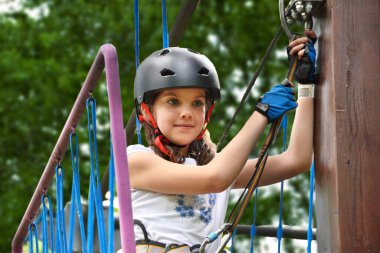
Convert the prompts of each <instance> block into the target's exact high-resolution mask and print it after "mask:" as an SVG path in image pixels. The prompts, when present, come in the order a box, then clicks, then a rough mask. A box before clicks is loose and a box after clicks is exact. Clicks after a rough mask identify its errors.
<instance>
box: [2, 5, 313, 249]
mask: <svg viewBox="0 0 380 253" xmlns="http://www.w3.org/2000/svg"><path fill="white" fill-rule="evenodd" d="M181 4H182V1H168V2H167V13H168V26H169V29H170V27H171V25H172V24H173V22H174V19H175V17H176V15H177V13H178V10H179V9H180V6H181ZM161 18H162V17H161V1H140V50H141V51H140V56H141V60H142V59H143V58H145V57H146V56H148V55H149V54H150V53H151V52H153V51H155V50H157V49H159V48H161V47H162V30H161ZM279 24H280V21H279V15H278V3H277V1H254V0H245V1H216V0H212V1H211V0H210V1H201V3H200V4H199V6H198V7H197V10H196V11H195V13H194V15H193V17H192V20H191V22H190V24H189V26H188V27H187V29H186V31H185V33H184V36H183V38H182V39H181V41H180V46H182V47H189V48H192V49H194V50H196V51H199V52H201V53H203V54H205V55H207V56H208V57H209V58H210V59H211V60H212V61H213V62H214V64H215V66H216V68H217V70H218V73H219V78H220V81H221V86H222V89H223V92H222V101H221V102H220V103H219V104H218V105H217V107H216V109H215V110H214V114H213V117H212V119H211V123H210V125H209V130H210V132H211V133H212V134H211V135H212V138H213V140H214V141H215V142H217V141H218V138H219V137H220V136H221V134H222V132H223V130H224V127H225V126H226V124H227V123H228V121H229V120H230V118H231V116H232V113H233V112H234V110H235V108H236V106H237V104H238V103H239V101H240V99H241V97H242V95H243V93H244V91H245V87H246V86H247V84H248V83H249V81H250V78H251V77H252V75H253V73H254V71H255V70H256V67H257V65H258V62H259V60H260V59H261V57H262V56H263V55H264V52H265V50H266V48H267V46H268V45H269V43H270V41H271V39H272V37H273V36H274V33H275V31H276V29H277V27H278V26H279ZM104 43H111V44H113V45H114V46H115V47H116V49H117V51H118V60H119V70H120V80H121V89H122V100H123V111H124V115H125V116H124V120H125V122H126V121H127V119H128V118H129V114H130V113H131V111H132V109H133V79H134V73H135V60H134V57H135V53H134V24H133V1H131V0H114V1H105V0H99V1H85V0H77V1H63V0H55V1H52V0H19V1H17V0H14V1H12V0H10V1H4V2H2V1H0V55H1V57H0V87H1V91H0V115H1V118H0V119H1V120H0V129H1V138H0V166H1V168H0V192H1V195H0V198H1V199H0V203H1V204H0V217H2V218H1V219H0V227H1V231H0V235H1V236H0V251H1V252H9V251H10V247H11V243H10V242H11V240H12V238H13V235H14V233H15V232H16V229H17V227H18V224H19V222H20V221H21V218H22V215H23V213H24V211H25V210H26V208H27V205H28V203H29V200H30V198H31V196H32V194H33V191H34V188H35V187H36V186H37V183H38V180H39V178H40V176H41V174H42V171H43V169H44V168H45V165H46V163H47V161H48V159H49V157H50V154H51V152H52V150H53V148H54V146H55V143H56V141H57V139H58V137H59V134H60V131H61V130H62V128H63V126H64V123H65V121H66V119H67V117H68V115H69V112H70V110H71V108H72V106H73V103H74V101H75V99H76V97H77V94H78V92H79V90H80V88H81V85H82V84H83V82H84V80H85V78H86V75H87V72H88V70H89V69H90V67H91V64H92V62H93V59H94V58H95V56H96V54H97V52H98V49H99V47H100V46H101V45H102V44H104ZM286 45H287V38H286V36H283V37H282V38H281V40H280V41H279V43H278V46H277V48H276V50H275V52H274V53H273V54H272V56H271V58H270V60H269V62H268V63H267V64H266V66H265V68H264V69H263V72H262V74H261V76H260V78H259V79H258V81H257V84H256V85H255V87H254V88H253V91H252V96H251V97H250V98H249V99H248V100H247V102H246V104H245V106H244V107H243V110H242V112H241V113H240V114H239V116H238V118H237V120H236V122H235V123H234V125H233V127H232V129H231V131H230V133H229V136H228V138H227V140H226V141H225V142H224V144H225V143H227V142H228V140H229V139H230V138H231V137H232V136H234V135H235V134H236V132H237V131H238V130H239V129H240V127H241V126H242V124H243V123H244V121H245V120H246V119H247V117H248V116H249V115H250V113H251V112H252V111H253V109H254V105H255V101H256V100H257V98H258V96H259V95H260V94H262V93H263V92H264V91H266V90H267V89H269V87H270V86H272V85H273V84H274V83H276V82H280V81H282V79H283V78H284V77H285V75H286V72H287V68H288V63H287V58H286V53H285V47H286ZM95 97H96V99H97V101H98V104H103V105H106V101H107V97H106V89H105V84H104V80H103V81H102V84H101V85H100V88H98V90H97V95H96V96H95ZM101 108H102V107H101ZM105 108H106V106H104V107H103V109H105ZM99 111H100V114H99V122H100V123H99V124H102V125H104V129H103V130H101V131H107V130H108V128H107V120H108V114H107V110H106V109H105V110H99ZM291 118H292V114H291V115H290V124H291V122H292V120H291ZM84 125H85V124H84ZM84 130H85V129H84V127H80V128H79V129H78V131H79V132H82V131H83V132H84ZM101 131H100V140H99V143H100V144H99V146H106V147H108V145H107V144H106V143H107V140H106V138H104V136H103V138H102V136H101V135H102V134H101ZM83 136H84V137H83V138H85V137H86V136H85V135H83ZM84 140H86V139H84ZM259 150H260V145H258V147H257V150H254V151H253V152H252V155H253V156H255V155H257V153H258V152H259ZM279 150H281V144H279V145H278V147H277V148H274V150H273V152H279ZM82 156H85V154H84V155H82ZM108 158H109V154H104V155H103V154H102V153H100V160H101V163H103V164H107V161H108ZM84 159H85V158H84ZM105 168H106V166H103V167H102V168H101V169H102V171H104V170H105ZM66 174H69V175H67V177H70V175H71V173H70V172H69V173H66ZM86 175H88V167H86V168H81V176H82V178H83V180H84V181H86V180H87V178H88V177H87V176H86ZM66 187H67V189H69V185H66ZM286 189H287V191H286V193H285V201H286V203H285V208H284V223H285V224H290V225H303V224H305V223H306V219H305V217H306V216H305V214H306V211H307V210H306V207H307V203H308V197H307V196H308V190H307V189H308V180H307V175H305V176H299V177H297V178H296V179H292V180H290V181H288V183H287V185H286ZM65 194H66V200H67V199H68V196H69V194H70V190H66V191H65ZM82 194H83V193H82ZM259 195H260V201H259V206H258V217H257V224H276V223H277V213H278V205H279V201H278V198H279V194H278V187H270V188H269V189H267V190H263V191H260V194H259ZM83 196H86V195H85V194H83ZM232 204H233V203H232ZM251 210H252V209H248V210H247V215H246V217H245V218H244V221H243V223H245V224H249V223H251V222H252V214H251V213H250V212H251ZM284 247H286V249H287V250H288V251H287V252H298V251H297V249H295V248H294V247H292V243H291V242H289V241H287V240H286V241H285V246H284ZM238 252H243V251H240V250H239V251H238Z"/></svg>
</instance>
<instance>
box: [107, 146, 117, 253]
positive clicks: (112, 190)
mask: <svg viewBox="0 0 380 253" xmlns="http://www.w3.org/2000/svg"><path fill="white" fill-rule="evenodd" d="M110 150H111V155H110V165H109V173H110V174H109V191H110V199H109V201H110V205H109V208H108V253H112V252H114V227H115V220H114V205H113V201H114V198H115V163H114V158H113V147H112V141H111V145H110Z"/></svg>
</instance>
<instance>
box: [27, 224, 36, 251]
mask: <svg viewBox="0 0 380 253" xmlns="http://www.w3.org/2000/svg"><path fill="white" fill-rule="evenodd" d="M28 230H29V253H34V247H33V246H34V245H33V235H34V239H35V243H36V252H37V253H38V228H37V225H36V224H35V223H34V222H32V223H30V224H29V228H28Z"/></svg>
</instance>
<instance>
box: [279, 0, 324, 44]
mask: <svg viewBox="0 0 380 253" xmlns="http://www.w3.org/2000/svg"><path fill="white" fill-rule="evenodd" d="M288 2H289V3H288V5H287V7H286V8H285V3H284V0H279V12H280V20H281V26H282V28H283V30H284V32H285V34H286V36H288V38H289V39H292V38H293V33H292V32H291V31H290V29H289V25H292V24H297V25H303V27H304V29H305V30H310V29H312V28H313V19H312V17H315V16H316V15H317V14H318V12H319V7H320V6H321V5H322V3H323V0H289V1H288Z"/></svg>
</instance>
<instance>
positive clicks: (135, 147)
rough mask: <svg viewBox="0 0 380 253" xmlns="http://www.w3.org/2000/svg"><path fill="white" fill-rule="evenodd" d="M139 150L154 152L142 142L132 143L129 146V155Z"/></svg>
mask: <svg viewBox="0 0 380 253" xmlns="http://www.w3.org/2000/svg"><path fill="white" fill-rule="evenodd" d="M137 152H148V153H152V150H151V149H150V148H148V147H145V146H144V145H141V144H135V145H130V146H128V147H127V155H128V156H129V155H131V154H134V153H137Z"/></svg>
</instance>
